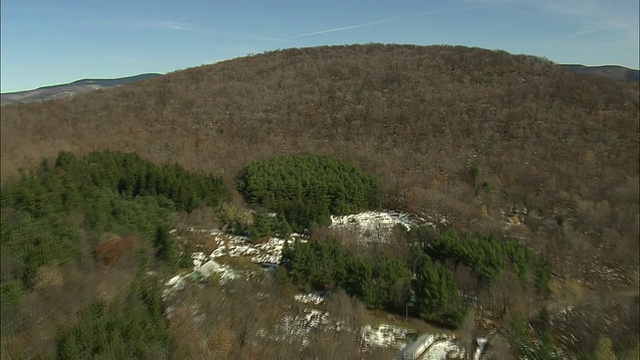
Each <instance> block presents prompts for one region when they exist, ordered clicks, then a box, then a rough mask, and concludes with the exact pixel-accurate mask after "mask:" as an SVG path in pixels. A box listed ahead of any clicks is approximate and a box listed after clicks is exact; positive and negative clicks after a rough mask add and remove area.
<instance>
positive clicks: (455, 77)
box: [1, 44, 640, 269]
mask: <svg viewBox="0 0 640 360" xmlns="http://www.w3.org/2000/svg"><path fill="white" fill-rule="evenodd" d="M638 99H639V89H638V87H637V86H636V85H634V84H626V83H621V82H615V81H611V80H608V79H605V78H598V77H593V76H586V75H583V74H576V73H574V72H571V71H569V70H566V69H563V68H562V67H560V66H558V65H556V64H554V63H552V62H550V61H548V60H545V59H541V58H536V57H533V56H524V55H512V54H509V53H507V52H504V51H489V50H484V49H479V48H467V47H454V46H427V47H425V46H406V45H379V44H372V45H354V46H331V47H317V48H305V49H288V50H282V51H275V52H269V53H265V54H260V55H255V56H248V57H244V58H238V59H234V60H230V61H224V62H221V63H217V64H214V65H205V66H200V67H196V68H192V69H188V70H184V71H179V72H175V73H171V74H168V75H165V76H162V77H159V78H155V79H151V80H148V81H145V82H143V83H138V84H132V85H130V86H127V87H122V88H114V89H109V90H98V91H96V92H91V93H88V94H82V95H78V96H76V97H74V98H71V99H66V100H60V101H52V102H47V103H38V104H25V105H19V106H5V107H3V110H2V114H1V121H2V133H1V140H2V141H1V150H2V157H3V159H2V177H3V178H6V177H9V176H14V175H16V174H17V173H18V169H19V168H25V169H26V168H32V167H34V166H35V165H36V164H37V163H39V161H40V159H41V158H42V157H51V158H53V157H54V156H55V155H56V154H57V153H58V151H60V150H65V151H71V152H80V153H84V152H87V151H89V150H93V149H98V148H100V149H102V148H109V149H112V150H119V151H127V152H128V151H135V152H137V153H138V154H139V155H140V156H142V157H143V158H145V159H150V160H152V161H155V162H159V163H165V162H169V161H171V162H172V161H177V162H178V163H179V164H181V165H182V166H184V167H186V168H187V169H189V170H196V171H202V172H211V173H213V174H215V175H220V176H222V177H223V178H224V179H225V180H227V181H229V180H231V179H233V178H234V177H235V176H236V175H238V173H239V172H240V171H241V169H242V168H243V167H244V166H246V165H247V164H249V163H251V162H253V161H256V160H261V159H266V158H269V157H272V156H274V155H280V154H293V153H299V152H307V153H321V154H327V155H333V156H338V157H340V158H343V159H346V160H348V161H351V162H353V163H355V164H357V165H358V166H360V167H362V169H363V170H365V171H368V172H371V173H374V174H376V175H378V176H379V177H380V179H381V189H382V190H383V193H384V194H385V198H384V199H383V205H385V206H392V207H397V208H403V209H406V210H409V211H416V212H421V211H428V210H429V211H430V210H433V211H438V212H440V213H444V214H449V215H451V217H452V218H453V219H454V221H456V222H457V223H458V225H460V226H467V225H469V224H471V223H472V220H473V219H477V218H481V217H482V216H483V214H486V215H487V216H488V218H494V219H497V218H500V213H499V211H500V210H501V209H508V208H509V207H512V206H517V207H520V208H523V207H526V208H527V209H529V210H530V213H532V214H535V215H536V216H538V217H539V219H541V220H536V221H531V222H530V223H529V224H527V225H528V226H529V227H530V228H532V229H533V230H535V231H536V235H535V236H536V237H538V236H539V237H540V241H536V242H535V245H536V246H537V247H540V248H543V247H545V246H552V245H551V244H554V245H553V248H561V246H560V245H561V244H560V243H558V244H555V243H550V244H546V242H547V241H548V239H556V238H557V239H558V241H564V242H563V243H562V246H564V247H566V248H567V249H572V248H573V247H572V246H573V244H571V242H573V241H577V242H579V243H580V244H582V245H584V246H585V248H581V249H582V250H581V251H583V252H587V253H594V254H596V253H599V252H605V253H606V255H607V256H608V257H609V258H610V259H611V260H615V261H616V262H617V263H624V264H635V263H637V255H636V254H637V251H635V250H637V247H638V242H637V238H638V216H637V214H638V199H639V195H638V173H639V164H640V159H639V155H638V154H639V151H638V131H639V130H638V129H639V118H640V116H639V105H638ZM471 169H474V171H470V170H471ZM548 221H550V223H549V222H548ZM473 224H476V225H478V224H484V222H473ZM559 224H562V226H560V225H559ZM469 226H470V225H469ZM474 226H475V225H474ZM478 226H480V225H478ZM532 236H533V235H532ZM614 239H615V241H614ZM582 245H581V246H582ZM604 249H607V250H604ZM630 249H631V250H633V251H630ZM577 258H578V259H583V258H582V257H577ZM571 261H573V260H571V259H570V260H567V261H566V262H565V263H566V264H567V267H568V268H573V269H577V267H571ZM576 261H578V260H576Z"/></svg>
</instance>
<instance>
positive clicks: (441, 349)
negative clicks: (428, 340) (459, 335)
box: [420, 340, 461, 360]
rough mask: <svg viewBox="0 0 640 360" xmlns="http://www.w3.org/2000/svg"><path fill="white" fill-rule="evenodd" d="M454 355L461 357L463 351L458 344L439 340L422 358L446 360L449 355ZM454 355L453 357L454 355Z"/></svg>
mask: <svg viewBox="0 0 640 360" xmlns="http://www.w3.org/2000/svg"><path fill="white" fill-rule="evenodd" d="M449 353H453V354H457V355H458V357H460V354H461V351H460V348H459V347H458V344H456V343H455V342H453V341H452V340H438V341H436V342H434V343H433V344H432V345H431V346H429V348H428V349H427V351H425V352H424V355H422V357H420V359H422V360H446V359H447V354H449ZM453 354H452V355H453Z"/></svg>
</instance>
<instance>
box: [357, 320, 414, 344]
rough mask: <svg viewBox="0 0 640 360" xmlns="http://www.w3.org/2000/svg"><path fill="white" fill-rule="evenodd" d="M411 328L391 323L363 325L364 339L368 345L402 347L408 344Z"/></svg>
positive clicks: (362, 334) (362, 333)
mask: <svg viewBox="0 0 640 360" xmlns="http://www.w3.org/2000/svg"><path fill="white" fill-rule="evenodd" d="M409 333H410V331H409V329H407V328H405V327H401V326H394V325H390V324H384V323H383V324H380V325H378V327H377V328H373V327H371V325H365V326H363V327H362V330H361V336H362V341H363V343H364V344H365V345H367V346H372V347H373V346H375V347H390V348H396V349H402V348H404V347H405V346H406V345H407V334H409Z"/></svg>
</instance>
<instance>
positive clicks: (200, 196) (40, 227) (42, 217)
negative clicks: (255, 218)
mask: <svg viewBox="0 0 640 360" xmlns="http://www.w3.org/2000/svg"><path fill="white" fill-rule="evenodd" d="M1 192H2V193H1V197H0V204H1V206H2V213H1V222H0V241H1V243H0V246H1V256H2V269H1V273H0V276H1V277H0V289H1V309H0V310H1V315H2V324H1V325H2V326H1V327H2V334H3V340H2V341H3V344H5V342H11V341H18V340H16V339H24V338H25V337H28V336H29V335H28V334H29V332H30V331H33V327H34V326H38V325H37V324H36V320H35V319H36V318H38V317H40V318H49V317H50V316H52V314H54V313H57V311H60V312H62V313H67V315H66V316H69V317H70V318H71V319H76V317H79V318H78V319H77V321H75V320H73V322H72V323H73V324H75V325H74V327H73V329H71V330H69V331H66V330H64V329H66V328H67V324H68V320H65V321H64V322H60V321H59V320H54V319H51V320H50V323H49V326H52V327H53V329H54V330H55V331H56V332H61V338H60V339H59V341H58V343H57V345H58V350H57V355H58V357H59V358H60V359H80V358H132V357H133V358H159V357H162V356H165V355H166V354H167V351H168V336H167V327H166V324H165V322H164V318H163V311H164V310H163V308H162V304H161V300H160V289H159V288H158V286H156V285H154V284H155V280H154V281H151V282H148V281H146V280H144V279H143V277H144V276H146V275H145V274H147V272H148V271H150V270H154V271H156V272H157V271H160V272H164V271H169V272H173V271H175V269H176V268H177V267H178V265H179V261H180V258H179V257H180V255H179V249H178V245H177V242H176V240H175V239H174V238H173V235H171V234H169V230H170V229H171V227H170V226H172V225H173V222H174V221H175V218H174V214H175V212H176V211H178V210H184V211H187V212H188V211H190V210H192V209H194V208H195V207H196V206H200V205H211V206H215V205H217V204H219V203H221V202H222V201H223V200H225V199H226V197H227V192H226V189H225V187H224V186H223V182H222V180H221V179H219V178H216V177H213V176H211V175H206V176H199V175H196V174H193V173H189V172H187V171H185V170H184V169H183V168H181V167H179V166H178V165H167V166H156V165H154V164H152V163H150V162H148V161H145V160H143V159H141V158H140V157H138V156H137V155H135V154H125V153H119V152H110V151H102V152H92V153H90V154H88V155H86V156H84V157H77V156H75V155H73V154H70V153H66V152H61V153H60V154H59V155H58V157H57V158H56V159H55V161H53V162H51V163H49V162H46V161H43V162H42V163H41V164H40V166H39V167H38V168H37V169H35V170H33V171H31V172H29V173H25V174H22V176H21V177H20V178H19V179H17V180H16V181H13V182H9V183H5V184H3V186H2V189H1ZM96 269H102V270H104V271H99V272H98V271H96ZM113 269H117V270H113ZM111 271H119V272H120V274H121V276H124V277H125V278H126V279H121V280H120V281H121V282H122V284H117V283H118V281H117V280H115V279H111V280H109V281H111V282H110V283H111V284H112V286H114V287H116V288H117V287H119V286H122V287H126V286H127V285H126V284H127V283H128V282H130V281H133V280H132V279H135V281H134V284H137V285H134V286H133V287H132V288H128V289H127V292H126V293H129V295H128V296H127V297H126V298H124V299H121V298H118V299H117V300H115V301H114V302H113V303H111V304H109V303H107V302H105V301H102V300H96V299H97V298H96V296H95V295H91V291H92V290H89V288H91V287H92V286H95V287H96V289H95V291H98V290H97V286H98V285H97V284H91V285H89V284H88V282H90V280H88V279H91V278H94V277H96V276H102V275H104V274H109V273H110V272H111ZM78 272H80V273H85V272H86V273H85V274H84V275H83V276H81V277H77V276H76V277H73V278H72V279H67V278H65V274H67V275H68V274H74V273H78ZM99 274H100V275H99ZM104 276H110V275H104ZM113 276H116V275H113ZM83 278H86V279H87V280H83ZM127 279H128V280H127ZM105 281H106V280H105ZM111 292H113V293H114V294H115V295H116V296H117V297H118V296H120V295H118V294H122V293H120V292H116V291H115V290H112V291H111ZM66 293H73V294H84V295H78V297H79V299H73V300H72V301H71V302H72V303H73V305H70V304H68V306H69V309H67V308H66V306H67V305H65V307H64V308H62V309H57V310H55V311H54V310H52V309H51V308H49V306H47V305H41V306H40V307H38V308H35V309H34V308H31V307H30V306H28V304H29V303H30V302H33V301H35V300H34V299H40V298H42V297H49V298H50V300H51V301H57V302H58V303H60V302H61V301H62V300H61V299H63V298H65V294H66ZM114 294H108V295H114ZM38 301H39V300H38ZM67 301H69V300H67ZM87 301H88V302H89V305H87V304H86V302H87ZM51 306H55V305H51ZM78 306H80V308H84V310H82V311H80V313H79V314H76V313H75V311H73V310H71V309H78ZM63 330H64V331H63ZM38 340H39V341H40V342H39V343H38V347H37V350H36V349H34V350H33V352H34V353H37V354H40V355H41V354H43V352H44V353H47V352H48V351H52V349H51V345H50V346H48V347H47V346H46V345H45V340H44V337H41V338H38ZM12 349H14V348H13V347H12ZM45 349H49V350H45ZM23 350H24V349H23ZM7 351H9V350H7ZM11 351H13V350H11ZM10 353H11V354H13V352H10ZM3 356H4V355H3ZM12 356H13V355H12Z"/></svg>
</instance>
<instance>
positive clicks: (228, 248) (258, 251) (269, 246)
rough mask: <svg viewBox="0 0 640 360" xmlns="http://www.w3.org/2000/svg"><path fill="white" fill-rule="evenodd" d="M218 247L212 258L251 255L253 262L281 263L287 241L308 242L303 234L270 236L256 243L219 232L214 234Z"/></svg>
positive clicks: (242, 237)
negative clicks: (287, 236)
mask: <svg viewBox="0 0 640 360" xmlns="http://www.w3.org/2000/svg"><path fill="white" fill-rule="evenodd" d="M214 236H215V240H216V242H217V245H218V247H217V248H216V249H215V250H214V251H213V252H212V253H211V255H210V256H211V258H217V257H221V256H225V255H227V256H230V257H239V256H251V262H253V263H256V264H279V263H280V259H281V258H282V249H283V248H284V243H285V241H289V243H290V244H292V245H293V242H294V241H295V240H296V239H298V241H301V242H306V241H307V240H305V239H302V238H301V235H298V234H292V235H291V236H289V238H288V239H287V240H285V239H279V238H270V239H269V240H268V241H267V242H264V243H258V244H254V243H251V242H250V241H249V238H248V237H245V236H233V235H223V234H221V233H217V234H215V235H214Z"/></svg>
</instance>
